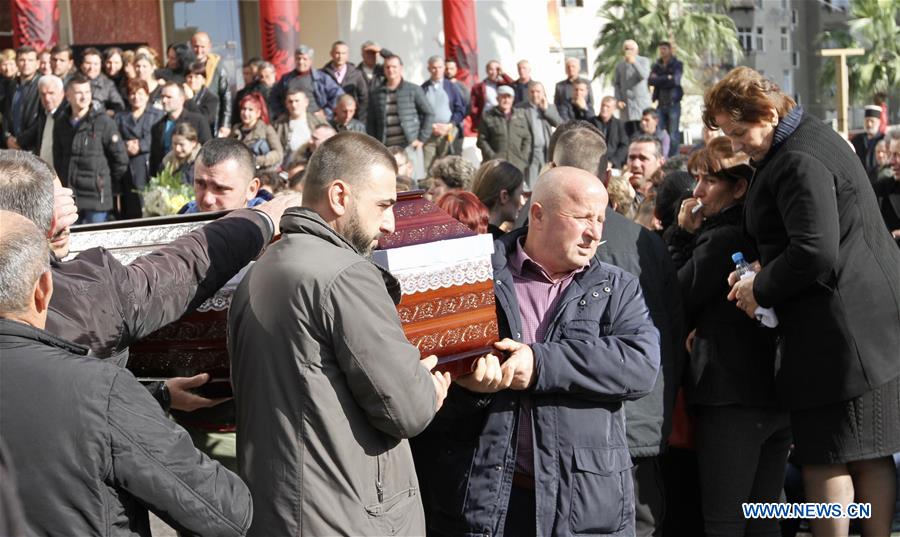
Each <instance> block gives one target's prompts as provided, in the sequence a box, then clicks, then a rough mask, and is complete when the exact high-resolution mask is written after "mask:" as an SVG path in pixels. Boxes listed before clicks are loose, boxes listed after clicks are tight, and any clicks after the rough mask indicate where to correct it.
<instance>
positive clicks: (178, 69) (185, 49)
mask: <svg viewBox="0 0 900 537" xmlns="http://www.w3.org/2000/svg"><path fill="white" fill-rule="evenodd" d="M169 49H172V50H174V51H175V66H174V67H173V68H172V72H173V73H175V74H177V75H181V76H184V75H186V74H187V72H188V68H189V67H190V65H191V64H192V63H194V62H195V61H196V60H197V56H195V55H194V51H193V50H192V49H191V47H190V46H189V45H188V44H187V43H175V44H174V45H170V46H169Z"/></svg>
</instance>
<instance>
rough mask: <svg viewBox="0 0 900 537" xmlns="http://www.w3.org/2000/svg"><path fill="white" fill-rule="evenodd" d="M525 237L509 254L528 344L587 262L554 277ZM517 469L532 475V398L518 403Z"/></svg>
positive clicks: (541, 332)
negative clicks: (533, 253) (527, 249)
mask: <svg viewBox="0 0 900 537" xmlns="http://www.w3.org/2000/svg"><path fill="white" fill-rule="evenodd" d="M524 244H525V237H522V238H521V239H519V241H518V242H517V243H516V251H515V253H513V254H512V256H511V257H510V258H509V269H510V272H512V277H513V286H514V287H515V291H516V300H518V302H519V315H520V316H521V318H522V337H521V342H522V343H525V344H527V345H531V344H532V343H542V342H543V341H544V336H546V335H547V327H548V326H549V325H550V323H551V322H553V316H554V314H555V313H556V306H557V304H558V303H559V300H560V299H561V298H562V296H563V294H564V293H565V291H566V289H567V288H568V287H569V285H570V284H571V283H572V279H573V278H574V277H575V275H576V274H578V273H579V272H582V271H584V270H585V269H586V268H587V266H584V267H581V268H580V269H576V270H573V271H572V272H570V273H568V274H566V275H565V276H564V277H562V278H559V279H557V280H553V279H552V278H551V277H550V275H549V274H547V271H545V270H544V269H543V267H541V266H540V265H539V264H538V263H537V262H536V261H535V260H533V259H532V258H531V257H529V256H528V254H527V253H526V252H525V248H524ZM516 437H517V444H518V447H517V448H516V473H520V474H524V475H528V476H534V442H533V432H532V425H531V402H530V400H523V401H522V405H521V406H520V407H519V427H518V430H517V432H516Z"/></svg>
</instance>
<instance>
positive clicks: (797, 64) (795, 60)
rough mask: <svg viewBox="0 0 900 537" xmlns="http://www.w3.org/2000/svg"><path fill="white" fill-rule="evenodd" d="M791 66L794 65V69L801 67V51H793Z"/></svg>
mask: <svg viewBox="0 0 900 537" xmlns="http://www.w3.org/2000/svg"><path fill="white" fill-rule="evenodd" d="M791 67H793V68H794V69H799V68H800V53H799V52H792V53H791Z"/></svg>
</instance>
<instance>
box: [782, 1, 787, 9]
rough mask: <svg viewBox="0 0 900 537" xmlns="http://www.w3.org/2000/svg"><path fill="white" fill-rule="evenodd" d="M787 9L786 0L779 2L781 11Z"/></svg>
mask: <svg viewBox="0 0 900 537" xmlns="http://www.w3.org/2000/svg"><path fill="white" fill-rule="evenodd" d="M787 8H788V0H781V9H783V10H785V11H787Z"/></svg>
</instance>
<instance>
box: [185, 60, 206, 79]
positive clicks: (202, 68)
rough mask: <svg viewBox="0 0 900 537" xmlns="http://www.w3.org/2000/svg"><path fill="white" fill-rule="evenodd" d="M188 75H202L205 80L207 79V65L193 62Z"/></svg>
mask: <svg viewBox="0 0 900 537" xmlns="http://www.w3.org/2000/svg"><path fill="white" fill-rule="evenodd" d="M187 74H191V75H201V76H203V78H206V64H205V63H203V62H198V61H195V62H192V63H191V65H190V66H189V67H188V71H187Z"/></svg>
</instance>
